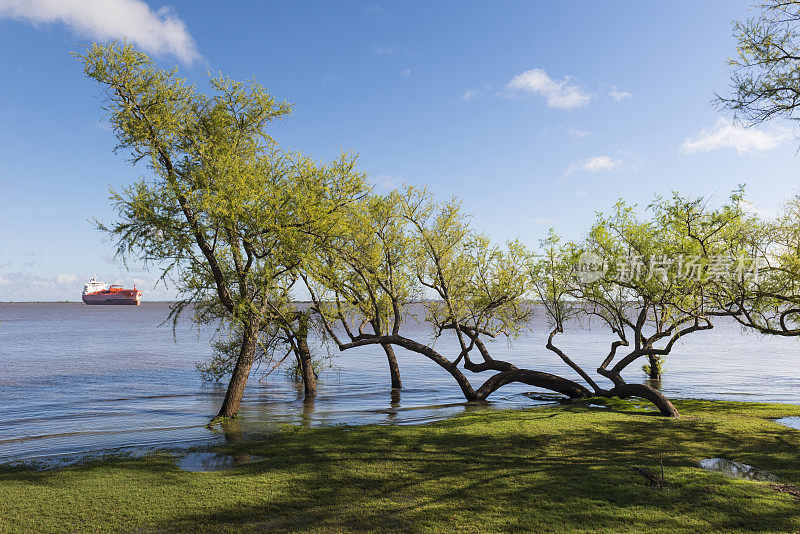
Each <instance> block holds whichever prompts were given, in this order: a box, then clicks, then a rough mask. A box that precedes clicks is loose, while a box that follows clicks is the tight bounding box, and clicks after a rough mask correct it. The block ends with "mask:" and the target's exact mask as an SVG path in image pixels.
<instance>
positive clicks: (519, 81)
mask: <svg viewBox="0 0 800 534" xmlns="http://www.w3.org/2000/svg"><path fill="white" fill-rule="evenodd" d="M572 80H573V79H572V78H571V77H569V76H566V77H564V79H562V80H554V79H552V78H551V77H550V76H548V75H547V72H545V71H544V70H543V69H530V70H526V71H525V72H523V73H521V74H517V75H516V76H514V77H513V78H512V79H511V81H510V82H508V84H507V85H506V88H507V89H508V90H509V91H512V92H515V93H535V94H538V95H540V96H541V97H543V98H544V99H545V102H546V103H547V105H548V106H549V107H551V108H557V109H574V108H579V107H581V106H585V105H586V104H588V103H589V102H590V101H591V99H592V96H591V95H590V94H589V93H587V92H586V91H585V90H584V89H582V88H581V87H579V86H577V85H575V84H574V83H573V81H572Z"/></svg>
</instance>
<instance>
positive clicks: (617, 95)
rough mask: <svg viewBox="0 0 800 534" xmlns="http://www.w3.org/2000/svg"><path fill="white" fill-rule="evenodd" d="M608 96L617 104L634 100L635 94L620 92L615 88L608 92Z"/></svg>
mask: <svg viewBox="0 0 800 534" xmlns="http://www.w3.org/2000/svg"><path fill="white" fill-rule="evenodd" d="M608 94H609V95H610V96H611V98H613V99H614V100H616V101H617V102H622V101H623V100H630V99H631V98H633V94H631V93H629V92H627V91H619V90H617V88H616V87H614V86H612V87H611V90H610V91H609V92H608Z"/></svg>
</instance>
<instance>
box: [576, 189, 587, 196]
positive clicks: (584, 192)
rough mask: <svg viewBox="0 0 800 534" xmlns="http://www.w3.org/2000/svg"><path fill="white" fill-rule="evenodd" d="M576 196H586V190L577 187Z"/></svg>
mask: <svg viewBox="0 0 800 534" xmlns="http://www.w3.org/2000/svg"><path fill="white" fill-rule="evenodd" d="M578 196H579V197H585V196H586V191H584V190H583V189H578Z"/></svg>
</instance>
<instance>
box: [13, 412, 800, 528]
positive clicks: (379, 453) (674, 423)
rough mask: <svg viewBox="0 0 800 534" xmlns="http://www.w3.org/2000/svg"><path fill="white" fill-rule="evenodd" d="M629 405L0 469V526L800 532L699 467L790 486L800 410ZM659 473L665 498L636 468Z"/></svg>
mask: <svg viewBox="0 0 800 534" xmlns="http://www.w3.org/2000/svg"><path fill="white" fill-rule="evenodd" d="M589 404H606V405H608V406H609V408H591V407H588V405H589ZM641 404H642V405H643V403H641ZM639 405H640V403H637V402H620V401H613V402H612V401H603V400H599V401H598V400H596V399H593V400H590V401H587V402H583V403H575V404H570V405H563V406H557V407H548V408H537V409H531V410H523V411H501V412H496V411H479V412H474V413H470V414H467V415H463V416H460V417H456V418H454V419H451V420H447V421H443V422H440V423H436V424H432V425H426V426H403V427H391V426H362V427H349V428H333V429H317V430H314V429H303V428H294V429H287V430H285V431H283V432H280V433H278V434H276V435H275V436H274V437H271V438H270V439H268V440H265V441H259V442H253V443H238V444H235V445H228V446H226V447H224V448H221V449H219V450H220V451H225V452H245V451H246V452H250V453H252V454H257V455H260V456H265V457H266V458H267V459H266V460H263V461H261V462H257V463H253V464H249V465H247V466H245V467H240V468H237V469H234V470H230V471H221V472H211V473H188V472H182V471H180V470H179V469H178V468H177V467H175V464H174V458H172V457H170V456H169V455H166V454H156V455H152V456H149V457H146V458H140V459H114V460H106V461H96V462H91V463H88V464H85V465H81V466H77V467H71V468H66V469H61V470H51V471H33V470H14V471H8V470H7V471H2V472H0V530H3V531H8V532H18V531H31V532H48V531H54V532H63V531H98V532H100V531H102V532H106V531H144V532H149V531H154V532H176V531H201V532H206V531H207V532H219V531H226V530H227V531H232V530H248V531H249V530H258V529H266V530H270V529H271V530H278V531H285V530H302V531H364V530H382V531H387V530H395V531H432V532H438V531H443V530H445V531H453V530H463V531H509V530H513V531H518V530H523V529H524V530H543V531H581V530H584V531H608V532H620V531H635V530H641V531H645V530H646V531H649V532H658V531H661V532H675V531H681V530H695V531H710V530H712V531H735V530H741V531H745V530H748V531H752V530H768V531H798V530H800V502H797V501H795V500H793V498H792V497H791V496H789V495H786V494H783V493H778V492H776V491H774V490H773V489H771V488H770V487H769V486H768V485H767V484H764V483H755V482H747V481H739V480H732V479H728V478H725V477H723V476H722V475H719V474H716V473H710V472H706V471H703V470H700V469H698V468H697V467H696V465H697V462H698V461H699V460H701V459H704V458H711V457H724V458H730V459H735V460H740V461H743V462H745V463H748V464H751V465H754V466H756V467H758V468H760V469H765V470H767V471H770V472H772V473H774V474H776V475H778V476H779V477H780V478H781V479H782V481H783V482H787V483H794V484H800V431H797V430H791V429H788V428H785V427H783V426H781V425H778V424H776V423H774V422H773V421H772V420H771V419H772V418H776V417H784V416H797V415H800V406H791V405H767V404H739V403H723V402H705V401H689V400H686V401H678V402H676V405H677V407H678V409H679V410H680V411H681V413H682V414H683V417H681V418H680V419H667V418H662V417H658V416H655V415H654V414H653V412H651V411H648V410H647V409H646V407H644V406H642V407H637V406H639ZM662 463H663V469H664V477H665V479H666V482H667V484H668V487H667V488H666V489H659V488H655V487H652V486H650V485H649V483H648V480H647V479H646V478H645V477H643V476H642V475H641V474H640V473H637V472H636V471H635V470H634V469H633V467H634V466H639V467H644V468H646V469H648V470H649V471H651V472H653V473H656V474H659V475H660V473H661V465H662Z"/></svg>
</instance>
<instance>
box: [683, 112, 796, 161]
mask: <svg viewBox="0 0 800 534" xmlns="http://www.w3.org/2000/svg"><path fill="white" fill-rule="evenodd" d="M791 138H792V134H791V132H790V131H788V130H786V129H778V128H776V129H772V130H763V129H758V128H745V127H743V126H739V125H737V124H735V123H734V122H733V121H731V120H729V119H726V118H724V117H721V118H720V119H719V120H717V123H716V124H715V125H714V126H713V127H712V128H708V129H704V130H703V131H701V132H700V134H698V135H697V136H695V137H689V138H687V139H686V140H685V141H684V142H683V145H682V146H681V150H682V152H683V153H685V154H694V153H695V152H711V151H712V150H718V149H721V148H733V149H735V150H736V152H738V153H739V155H740V156H743V155H745V154H748V153H754V152H756V153H763V152H767V151H769V150H772V149H773V148H776V147H778V146H779V145H781V144H782V143H783V142H785V141H787V140H789V139H791Z"/></svg>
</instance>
